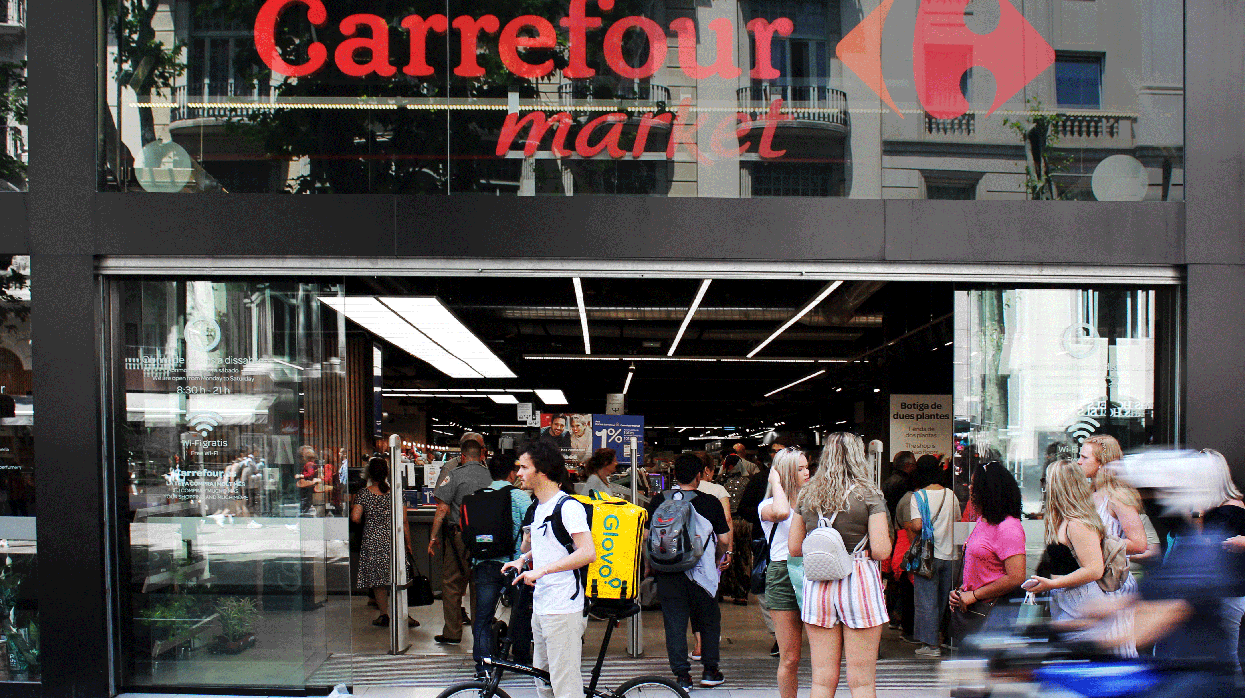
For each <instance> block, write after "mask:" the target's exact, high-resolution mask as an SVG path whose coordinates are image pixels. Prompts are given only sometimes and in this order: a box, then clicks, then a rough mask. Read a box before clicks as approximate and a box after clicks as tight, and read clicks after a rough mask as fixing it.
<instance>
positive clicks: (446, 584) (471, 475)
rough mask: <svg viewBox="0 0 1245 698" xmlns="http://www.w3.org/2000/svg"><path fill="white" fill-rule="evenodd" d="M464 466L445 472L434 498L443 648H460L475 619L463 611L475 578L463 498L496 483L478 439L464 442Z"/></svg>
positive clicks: (432, 549)
mask: <svg viewBox="0 0 1245 698" xmlns="http://www.w3.org/2000/svg"><path fill="white" fill-rule="evenodd" d="M459 457H460V460H461V465H459V467H457V468H455V469H453V470H448V471H444V472H442V474H441V480H440V482H439V483H438V484H437V488H436V489H435V490H434V491H433V496H434V497H436V500H437V511H436V514H434V515H433V519H432V531H431V535H430V536H429V538H428V557H429V559H436V558H435V557H434V556H435V555H436V552H437V548H438V547H440V549H441V611H442V615H443V617H444V620H445V625H444V626H443V628H442V630H441V634H440V635H436V636H434V637H433V640H435V641H436V642H438V643H439V644H443V645H457V644H458V643H460V642H462V639H463V626H464V625H468V624H470V622H471V620H470V618H469V617H466V616H465V615H464V614H463V612H462V605H461V604H462V600H463V596H464V594H466V592H467V584H468V582H469V581H470V579H471V560H470V557H469V556H468V554H467V548H466V546H465V545H464V544H463V539H462V527H461V526H460V525H459V508H460V507H461V506H462V503H463V497H466V496H467V495H469V494H474V493H475V492H478V491H480V490H482V489H484V488H486V487H488V486H489V485H490V484H491V483H492V482H493V476H492V475H489V471H488V468H486V467H484V462H483V458H484V448H483V447H482V446H480V444H479V442H477V441H475V440H467V439H464V440H463V442H462V446H461V450H460V452H459ZM469 598H471V605H472V606H473V608H472V609H471V616H472V617H474V616H475V615H476V609H475V608H474V606H475V599H474V598H472V597H469Z"/></svg>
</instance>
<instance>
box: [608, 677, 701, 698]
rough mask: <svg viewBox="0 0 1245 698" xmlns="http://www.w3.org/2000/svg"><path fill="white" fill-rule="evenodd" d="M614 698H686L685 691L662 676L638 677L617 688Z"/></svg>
mask: <svg viewBox="0 0 1245 698" xmlns="http://www.w3.org/2000/svg"><path fill="white" fill-rule="evenodd" d="M614 698H688V695H687V691H684V690H683V689H681V688H679V684H677V683H675V682H674V681H671V680H670V679H668V678H666V677H664V676H638V677H636V678H634V679H631V680H630V681H628V682H627V683H625V684H623V685H621V686H619V687H618V688H617V689H616V690H615V691H614Z"/></svg>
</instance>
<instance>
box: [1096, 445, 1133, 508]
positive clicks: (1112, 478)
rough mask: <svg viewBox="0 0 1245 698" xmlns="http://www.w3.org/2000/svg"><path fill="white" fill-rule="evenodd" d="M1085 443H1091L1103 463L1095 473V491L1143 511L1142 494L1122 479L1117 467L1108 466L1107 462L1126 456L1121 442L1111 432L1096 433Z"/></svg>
mask: <svg viewBox="0 0 1245 698" xmlns="http://www.w3.org/2000/svg"><path fill="white" fill-rule="evenodd" d="M1084 443H1086V444H1089V448H1090V450H1091V451H1093V454H1094V458H1097V459H1098V462H1099V463H1101V466H1100V467H1099V468H1098V472H1097V473H1095V474H1094V491H1095V492H1102V493H1103V494H1105V495H1106V496H1107V498H1108V499H1110V500H1112V501H1115V502H1119V503H1121V504H1123V505H1124V506H1126V507H1129V508H1131V509H1136V510H1137V511H1141V494H1140V493H1139V492H1137V490H1136V489H1135V488H1134V487H1133V486H1132V485H1130V484H1128V483H1127V482H1124V481H1123V480H1121V479H1120V478H1119V476H1118V475H1116V472H1115V468H1108V467H1107V464H1109V463H1114V462H1115V461H1117V460H1119V459H1121V458H1123V457H1124V451H1123V449H1121V448H1120V442H1119V441H1116V440H1115V437H1114V436H1111V435H1110V434H1095V435H1093V436H1091V437H1089V438H1087V439H1085V441H1084Z"/></svg>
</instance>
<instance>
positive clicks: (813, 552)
mask: <svg viewBox="0 0 1245 698" xmlns="http://www.w3.org/2000/svg"><path fill="white" fill-rule="evenodd" d="M855 488H856V486H855V485H852V486H851V487H849V488H848V490H847V494H849V495H850V494H851V493H852V490H853V489H855ZM838 516H839V512H837V511H836V512H834V514H833V515H832V516H831V517H830V519H829V520H827V519H826V518H825V517H824V516H823V517H821V518H819V519H818V520H817V528H815V529H813V530H812V531H811V532H810V533H809V534H808V535H806V536H805V537H804V578H805V579H811V580H812V581H814V582H827V581H831V580H835V579H843V578H844V577H846V576H848V575H849V574H851V573H852V568H853V565H852V556H853V555H854V554H855V553H858V552H860V551H862V550H864V548H865V542H866V541H867V540H868V539H869V538H868V536H865V537H864V538H861V539H860V542H859V543H857V544H856V549H855V550H853V551H852V552H850V553H849V552H847V546H846V545H845V544H844V543H843V536H842V535H841V534H839V532H838V531H836V530H835V529H834V520H835V519H836V518H838Z"/></svg>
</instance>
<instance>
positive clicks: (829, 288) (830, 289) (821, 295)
mask: <svg viewBox="0 0 1245 698" xmlns="http://www.w3.org/2000/svg"><path fill="white" fill-rule="evenodd" d="M841 285H843V281H842V280H839V281H831V282H830V283H828V284H826V286H825V288H823V289H821V291H820V292H818V294H817V295H816V296H814V297H813V300H811V301H809V302H808V303H807V304H805V306H804V307H803V308H800V310H799V312H797V313H796V314H795V315H792V316H791V319H790V320H788V321H786V322H784V323H783V324H782V327H779V328H778V329H777V330H774V334H771V335H770V336H769V337H766V338H765V341H764V342H761V343H760V344H758V345H757V347H756V349H753V350H752V351H750V352H748V358H749V359H751V358H752V357H754V356H756V355H757V352H759V351H761V350H762V349H764V348H765V346H766V345H767V344H769V343H770V342H772V341H774V340H775V339H776V338H777V337H778V335H780V334H782V333H783V332H786V331H787V328H788V327H791V326H792V325H794V324H795V323H797V322H799V320H800V318H802V317H804V316H805V315H808V313H809V311H810V310H812V309H813V308H816V307H817V304H818V303H820V302H822V301H823V300H825V299H826V296H829V295H830V294H831V293H834V289H836V288H838V287H839V286H841Z"/></svg>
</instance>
